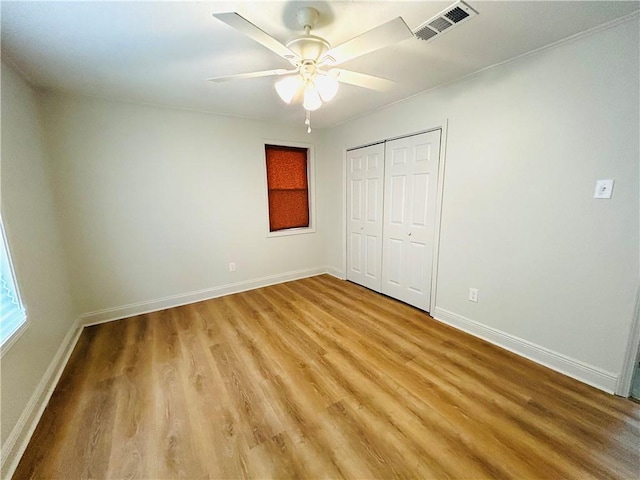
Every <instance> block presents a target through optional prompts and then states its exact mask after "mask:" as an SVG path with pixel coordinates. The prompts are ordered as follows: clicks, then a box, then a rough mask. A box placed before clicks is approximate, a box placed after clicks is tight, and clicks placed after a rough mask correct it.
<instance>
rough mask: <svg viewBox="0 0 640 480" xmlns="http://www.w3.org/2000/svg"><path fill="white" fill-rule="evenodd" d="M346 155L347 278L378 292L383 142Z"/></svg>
mask: <svg viewBox="0 0 640 480" xmlns="http://www.w3.org/2000/svg"><path fill="white" fill-rule="evenodd" d="M347 154H348V155H347V279H348V280H351V281H352V282H355V283H358V284H360V285H363V286H365V287H367V288H370V289H372V290H375V291H376V292H379V291H380V289H381V285H382V192H383V184H384V143H379V144H377V145H371V146H369V147H363V148H359V149H357V150H352V151H349V152H347Z"/></svg>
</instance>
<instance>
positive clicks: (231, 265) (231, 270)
mask: <svg viewBox="0 0 640 480" xmlns="http://www.w3.org/2000/svg"><path fill="white" fill-rule="evenodd" d="M229 271H230V272H235V271H236V264H235V263H234V262H231V263H230V264H229Z"/></svg>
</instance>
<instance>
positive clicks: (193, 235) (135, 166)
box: [42, 94, 325, 316]
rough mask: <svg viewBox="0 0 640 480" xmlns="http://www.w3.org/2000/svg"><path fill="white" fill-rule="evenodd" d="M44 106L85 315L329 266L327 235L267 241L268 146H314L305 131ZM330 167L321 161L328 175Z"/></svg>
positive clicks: (50, 101)
mask: <svg viewBox="0 0 640 480" xmlns="http://www.w3.org/2000/svg"><path fill="white" fill-rule="evenodd" d="M42 105H43V112H44V117H45V124H46V125H47V128H46V137H47V139H48V146H49V148H50V153H51V158H52V171H53V172H54V173H53V179H54V183H55V186H56V192H57V198H58V200H59V204H60V212H61V215H62V218H63V225H64V234H65V235H64V240H65V245H66V247H67V248H68V252H69V261H70V271H71V278H72V282H73V291H74V294H75V295H76V296H77V300H78V304H79V308H80V310H81V312H83V313H87V312H96V311H100V310H104V309H107V310H109V309H115V310H116V311H115V313H114V312H112V313H113V314H117V313H118V312H120V313H123V314H127V313H131V312H132V311H135V310H140V311H141V310H144V309H146V308H154V307H157V306H158V305H161V304H163V303H162V302H157V300H159V299H167V297H172V298H170V299H169V300H167V302H168V303H172V304H175V303H177V302H180V301H190V300H193V299H194V298H196V297H197V295H196V296H195V297H194V296H190V295H188V294H190V293H192V292H199V291H202V290H207V291H209V290H210V289H215V288H217V287H220V286H225V285H229V284H232V283H236V282H246V281H251V280H255V279H258V278H263V277H267V276H282V275H284V274H287V273H289V272H299V271H311V270H313V269H318V268H324V266H325V252H324V245H325V235H324V233H323V232H324V229H323V228H322V225H320V227H319V228H318V231H317V232H316V233H311V234H305V235H296V236H286V237H278V238H267V231H268V220H267V218H268V217H267V215H268V213H267V204H266V193H265V191H266V183H265V182H266V180H265V170H264V168H265V167H264V142H265V139H270V140H273V141H288V142H290V141H296V142H306V143H311V144H313V142H314V136H313V135H307V133H306V131H305V129H304V125H303V124H302V122H301V124H300V125H294V126H283V125H278V124H267V123H265V122H257V121H251V120H245V119H240V118H233V117H223V116H217V115H211V114H205V113H199V112H193V111H185V110H176V109H169V108H161V107H153V106H144V105H138V104H132V103H124V102H118V101H108V100H100V99H93V98H86V97H74V96H67V95H58V94H45V95H43V97H42ZM323 168H324V166H323V165H322V162H321V161H320V160H319V159H318V160H317V161H316V170H317V171H318V175H319V176H322V175H323V173H322V170H323ZM321 200H322V192H318V194H317V195H316V204H320V203H321ZM317 206H318V205H317ZM317 210H318V211H319V210H321V207H320V208H318V209H317ZM229 262H235V263H236V266H237V271H236V272H234V273H230V272H229V271H228V263H229ZM176 296H178V297H176ZM140 302H141V303H142V305H134V306H133V307H132V308H130V309H124V310H118V309H119V308H120V307H123V306H126V305H132V304H138V303H140ZM109 315H111V314H107V316H109ZM112 316H113V315H112ZM116 316H117V315H116Z"/></svg>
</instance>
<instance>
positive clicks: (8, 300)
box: [0, 218, 27, 353]
mask: <svg viewBox="0 0 640 480" xmlns="http://www.w3.org/2000/svg"><path fill="white" fill-rule="evenodd" d="M0 232H1V233H2V241H1V242H0V250H1V251H0V291H1V293H2V297H1V298H0V343H1V344H2V353H4V352H5V351H6V349H7V348H8V347H9V345H10V343H11V342H12V341H13V340H14V339H16V338H17V337H18V334H19V333H20V332H21V331H22V328H21V327H23V326H24V325H26V320H27V316H26V314H25V311H24V307H23V306H22V302H21V301H20V295H19V294H18V289H17V288H16V281H15V277H14V275H13V267H12V266H11V257H10V256H9V247H8V245H7V238H6V236H5V234H4V227H3V226H2V219H1V218H0Z"/></svg>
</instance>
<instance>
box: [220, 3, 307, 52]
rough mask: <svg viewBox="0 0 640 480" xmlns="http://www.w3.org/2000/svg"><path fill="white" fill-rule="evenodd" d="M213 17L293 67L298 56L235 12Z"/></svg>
mask: <svg viewBox="0 0 640 480" xmlns="http://www.w3.org/2000/svg"><path fill="white" fill-rule="evenodd" d="M213 16H214V17H216V18H217V19H218V20H220V21H221V22H224V23H226V24H227V25H229V26H230V27H233V28H235V29H236V30H238V31H239V32H240V33H243V34H244V35H246V36H247V37H249V38H251V39H252V40H255V41H256V42H258V43H259V44H260V45H262V46H264V47H267V48H268V49H269V50H271V51H272V52H274V53H276V54H277V55H280V56H281V57H282V58H285V59H287V60H289V61H290V62H291V63H293V64H294V65H295V60H296V59H297V58H298V55H297V54H296V53H295V52H294V51H293V50H290V49H288V48H287V47H285V46H284V45H283V44H282V43H280V42H279V41H278V40H276V39H275V38H273V37H272V36H271V35H269V34H268V33H267V32H265V31H264V30H262V29H260V28H259V27H257V26H255V25H254V24H253V23H251V22H250V21H249V20H247V19H246V18H244V17H241V16H240V15H238V14H237V13H235V12H228V13H214V14H213Z"/></svg>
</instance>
